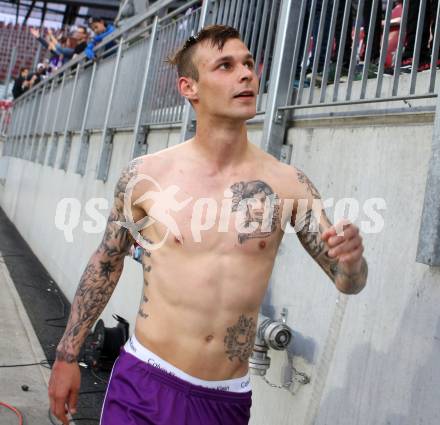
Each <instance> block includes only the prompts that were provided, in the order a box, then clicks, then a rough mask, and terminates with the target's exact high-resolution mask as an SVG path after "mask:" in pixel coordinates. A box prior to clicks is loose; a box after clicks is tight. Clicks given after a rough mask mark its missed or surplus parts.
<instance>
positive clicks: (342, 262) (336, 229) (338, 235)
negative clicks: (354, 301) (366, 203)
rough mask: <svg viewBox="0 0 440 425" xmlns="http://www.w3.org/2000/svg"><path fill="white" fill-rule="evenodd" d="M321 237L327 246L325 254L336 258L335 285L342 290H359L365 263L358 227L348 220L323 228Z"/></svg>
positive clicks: (363, 283) (365, 266) (364, 276)
mask: <svg viewBox="0 0 440 425" xmlns="http://www.w3.org/2000/svg"><path fill="white" fill-rule="evenodd" d="M321 239H322V240H323V242H324V243H326V244H327V246H328V252H327V255H328V256H329V257H330V258H333V259H335V260H337V266H336V270H335V271H336V276H335V277H336V281H335V283H336V285H337V286H339V287H340V288H341V289H342V288H344V289H343V292H350V293H353V292H352V291H354V293H356V292H359V291H360V290H361V289H362V288H363V287H364V285H365V281H366V277H367V263H366V261H365V259H364V258H363V257H362V253H363V252H364V246H363V243H362V236H361V235H360V234H359V229H358V227H357V226H355V225H354V224H353V223H351V222H350V221H348V220H342V221H341V222H339V223H338V224H336V225H334V226H331V227H330V228H328V229H327V230H325V231H324V232H323V233H322V235H321Z"/></svg>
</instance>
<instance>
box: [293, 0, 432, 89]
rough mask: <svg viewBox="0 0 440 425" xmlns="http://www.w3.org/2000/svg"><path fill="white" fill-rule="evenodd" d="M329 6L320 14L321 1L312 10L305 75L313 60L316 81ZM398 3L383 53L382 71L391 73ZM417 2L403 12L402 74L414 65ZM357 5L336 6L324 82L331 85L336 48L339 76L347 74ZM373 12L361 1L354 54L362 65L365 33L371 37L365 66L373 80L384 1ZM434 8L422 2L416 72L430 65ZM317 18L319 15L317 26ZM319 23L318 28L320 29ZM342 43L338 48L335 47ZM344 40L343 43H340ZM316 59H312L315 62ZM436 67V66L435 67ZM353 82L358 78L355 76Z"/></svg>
mask: <svg viewBox="0 0 440 425" xmlns="http://www.w3.org/2000/svg"><path fill="white" fill-rule="evenodd" d="M307 1H308V7H307V9H306V13H305V17H304V25H303V31H302V34H301V40H300V43H301V44H300V53H299V54H300V56H299V57H300V60H299V65H298V68H297V74H296V78H298V79H299V75H300V71H301V63H302V55H303V54H304V48H305V46H306V38H307V30H308V25H307V24H308V22H309V19H310V9H311V0H307ZM333 3H334V0H329V1H328V3H327V9H326V10H325V11H324V13H322V10H323V0H317V2H316V10H315V14H314V17H313V20H312V27H311V28H312V34H311V35H312V45H313V47H312V48H311V49H310V55H309V56H308V60H307V74H309V73H310V71H311V70H312V67H313V63H314V61H315V60H317V62H318V63H317V64H316V69H317V73H318V80H319V78H320V77H321V76H322V72H323V68H324V63H325V57H326V51H327V44H328V37H329V34H330V28H331V18H332V11H333ZM402 3H403V2H402V0H396V1H394V4H393V12H392V19H391V28H390V35H389V37H388V40H387V41H388V46H387V50H388V51H390V50H391V51H392V55H390V56H392V57H388V58H387V60H386V62H385V72H388V73H391V72H393V69H394V66H395V49H396V47H397V38H398V34H399V29H400V19H401V13H402ZM420 3H421V2H420V0H411V1H410V2H409V4H408V11H407V23H406V28H405V42H404V48H403V54H402V60H401V70H402V71H403V72H409V71H411V70H412V67H413V62H414V57H413V56H414V46H415V39H416V32H417V31H416V30H417V24H418V17H419V10H420ZM358 5H359V2H358V1H352V2H350V5H348V6H347V0H340V1H339V3H338V7H337V17H336V22H335V32H334V48H333V49H332V54H331V57H330V63H329V74H328V82H329V83H332V82H333V81H334V77H335V71H336V63H337V59H338V57H337V56H338V53H339V51H340V48H341V49H342V50H343V53H342V55H341V59H342V69H341V75H347V74H348V70H349V66H350V59H351V56H352V44H353V38H354V26H355V19H356V15H357V8H358ZM376 5H377V6H376V10H373V7H374V5H373V0H365V1H364V4H363V10H362V13H361V20H362V30H363V31H362V34H361V38H362V41H363V42H362V43H361V49H360V51H359V52H356V53H357V54H356V59H359V62H363V61H364V59H365V53H366V44H367V42H368V37H369V34H371V36H372V37H373V40H372V45H371V55H370V62H369V65H368V76H369V78H374V77H375V76H376V75H377V71H378V63H379V58H380V54H381V49H382V48H383V46H382V38H383V30H384V29H383V23H384V19H385V10H386V6H387V1H386V0H385V1H383V0H379V1H378V2H377V3H376ZM437 7H438V0H427V1H426V3H425V13H424V17H423V23H422V24H421V31H422V38H421V45H420V56H419V60H418V64H417V71H419V72H420V71H425V70H427V69H429V68H430V63H431V53H432V45H433V38H434V32H435V21H436V13H437ZM345 10H347V24H346V25H347V26H346V32H345V34H344V33H343V27H344V25H343V24H344V22H343V17H344V12H345ZM372 13H373V16H374V15H375V17H376V18H375V20H374V26H373V28H370V18H371V15H372ZM321 15H322V16H323V19H322V23H321ZM320 24H321V27H320ZM318 31H320V32H321V33H322V42H321V46H320V50H319V51H317V43H316V41H317V39H318V34H319V33H318ZM341 40H342V46H339V44H340V42H341ZM344 40H345V41H344ZM315 58H316V59H315ZM437 65H438V64H437ZM359 76H360V72H358V73H357V77H359ZM355 79H358V78H356V77H355Z"/></svg>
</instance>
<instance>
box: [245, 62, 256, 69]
mask: <svg viewBox="0 0 440 425" xmlns="http://www.w3.org/2000/svg"><path fill="white" fill-rule="evenodd" d="M246 65H247V66H248V67H249V68H250V69H254V66H255V65H254V63H253V62H247V63H246Z"/></svg>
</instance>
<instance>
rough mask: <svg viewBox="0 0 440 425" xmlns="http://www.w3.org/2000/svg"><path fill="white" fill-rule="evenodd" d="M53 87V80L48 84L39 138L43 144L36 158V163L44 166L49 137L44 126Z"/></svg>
mask: <svg viewBox="0 0 440 425" xmlns="http://www.w3.org/2000/svg"><path fill="white" fill-rule="evenodd" d="M54 85H55V80H52V81H51V84H50V90H49V99H48V100H47V106H46V112H45V114H44V120H43V125H42V127H41V137H42V140H43V143H42V146H41V148H40V152H39V156H38V162H39V163H40V164H41V165H44V162H45V161H44V160H45V158H46V150H47V143H48V139H49V136H48V134H47V133H46V125H47V118H48V117H49V108H50V105H51V102H52V94H53V88H54Z"/></svg>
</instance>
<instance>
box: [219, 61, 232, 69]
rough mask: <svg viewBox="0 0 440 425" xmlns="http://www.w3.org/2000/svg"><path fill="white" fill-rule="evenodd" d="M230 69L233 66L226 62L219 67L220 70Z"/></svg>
mask: <svg viewBox="0 0 440 425" xmlns="http://www.w3.org/2000/svg"><path fill="white" fill-rule="evenodd" d="M230 67H231V64H230V63H228V62H224V63H222V64H221V65H220V66H219V68H223V69H229V68H230Z"/></svg>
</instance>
